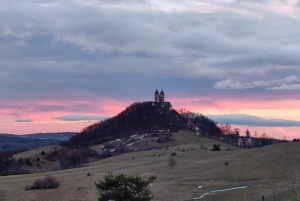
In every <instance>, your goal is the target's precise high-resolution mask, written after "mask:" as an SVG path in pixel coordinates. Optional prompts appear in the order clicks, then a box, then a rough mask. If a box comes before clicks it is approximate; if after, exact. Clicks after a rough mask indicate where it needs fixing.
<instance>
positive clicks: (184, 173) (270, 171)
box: [0, 132, 300, 201]
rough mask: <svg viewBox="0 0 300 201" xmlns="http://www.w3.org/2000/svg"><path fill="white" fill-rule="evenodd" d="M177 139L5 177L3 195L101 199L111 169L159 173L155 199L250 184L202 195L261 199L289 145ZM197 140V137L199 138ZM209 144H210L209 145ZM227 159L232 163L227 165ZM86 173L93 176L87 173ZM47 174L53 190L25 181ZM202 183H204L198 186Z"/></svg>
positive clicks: (179, 200) (187, 135) (276, 179)
mask: <svg viewBox="0 0 300 201" xmlns="http://www.w3.org/2000/svg"><path fill="white" fill-rule="evenodd" d="M174 138H175V139H178V140H179V141H181V145H177V146H172V147H170V149H169V150H149V151H143V152H132V153H127V154H124V155H118V156H115V157H111V158H107V159H105V160H100V161H96V162H93V163H90V164H89V165H88V166H87V167H82V168H76V169H69V170H63V171H56V172H47V173H40V174H31V175H18V176H7V177H0V198H1V200H3V201H6V200H10V201H15V200H25V201H27V200H28V201H32V200H44V201H52V200H62V201H67V200H73V201H75V200H76V201H83V200H85V201H93V200H97V196H98V195H97V191H96V188H95V185H94V182H97V181H98V180H100V179H102V178H103V176H104V175H105V174H106V173H107V172H108V171H112V172H113V173H119V172H122V173H126V174H132V175H135V174H139V175H142V176H143V177H147V176H150V175H157V180H156V181H155V182H154V184H153V185H151V190H152V191H153V193H154V195H155V197H154V199H153V201H164V200H167V201H168V200H172V201H183V200H188V199H190V198H195V197H199V196H201V195H203V194H205V193H207V192H209V191H212V190H220V189H228V188H234V187H242V186H247V187H246V188H244V189H239V190H235V191H227V192H215V193H211V194H208V195H206V196H204V197H203V198H201V199H200V200H203V201H240V200H254V199H255V200H259V199H260V200H261V195H262V194H264V195H266V197H267V200H269V199H268V194H270V193H271V191H270V186H272V185H275V184H281V182H282V178H283V174H282V173H281V172H282V169H281V167H280V164H282V163H281V160H282V157H283V153H284V151H283V150H285V148H286V147H287V146H288V145H289V144H276V145H270V146H266V147H262V148H256V149H239V148H237V147H236V148H237V149H236V150H230V151H220V152H212V151H205V150H200V149H199V148H197V149H191V148H192V147H195V148H196V147H199V145H200V143H210V144H213V143H215V142H216V141H214V140H211V139H207V138H203V137H198V136H195V134H194V133H193V132H184V133H181V132H179V133H176V134H174ZM197 139H198V142H196V140H197ZM189 142H190V143H189ZM298 144H299V143H298ZM298 144H295V146H294V147H295V148H296V149H297V153H299V151H300V146H299V145H298ZM204 145H206V146H208V144H204ZM227 145H228V144H227ZM183 146H184V147H185V148H187V149H188V150H187V149H185V151H182V150H181V151H176V153H177V155H176V156H175V158H176V160H177V165H176V166H175V168H174V169H171V168H170V167H169V166H168V163H167V161H168V159H169V158H170V155H171V153H173V151H172V150H173V149H177V150H179V149H181V148H182V147H183ZM223 146H224V148H226V147H225V146H226V143H224V144H221V147H223ZM228 146H232V145H228ZM133 159H134V160H133ZM224 162H228V163H229V165H228V166H225V165H224ZM87 173H90V174H91V176H90V177H89V176H87ZM46 175H52V176H54V177H55V178H57V179H58V180H59V182H60V187H59V188H57V189H50V190H32V191H24V187H25V186H26V185H28V184H32V182H33V181H34V180H35V179H37V178H43V177H44V176H46ZM199 186H202V188H198V187H199ZM270 199H271V198H270ZM283 200H284V199H283Z"/></svg>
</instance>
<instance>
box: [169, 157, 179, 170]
mask: <svg viewBox="0 0 300 201" xmlns="http://www.w3.org/2000/svg"><path fill="white" fill-rule="evenodd" d="M168 163H169V166H170V167H172V169H173V168H174V166H175V165H176V164H177V161H176V159H175V158H173V157H171V158H170V159H169V161H168Z"/></svg>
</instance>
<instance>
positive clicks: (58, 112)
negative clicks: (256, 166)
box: [0, 0, 300, 139]
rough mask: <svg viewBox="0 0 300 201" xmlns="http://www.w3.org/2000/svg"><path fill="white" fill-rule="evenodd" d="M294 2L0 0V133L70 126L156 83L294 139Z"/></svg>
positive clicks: (299, 79)
mask: <svg viewBox="0 0 300 201" xmlns="http://www.w3.org/2000/svg"><path fill="white" fill-rule="evenodd" d="M299 8H300V3H299V2H298V0H199V1H197V0H181V1H179V0H164V1H162V0H126V1H125V0H80V1H79V0H52V1H48V0H47V1H46V0H27V1H19V0H4V1H1V2H0V133H14V134H25V133H36V132H60V131H80V130H81V129H82V128H84V127H85V126H87V125H90V124H92V123H94V122H97V121H99V120H103V119H104V118H108V117H111V116H114V115H116V114H118V113H119V112H121V111H122V110H124V109H125V108H126V106H128V105H130V104H131V103H133V102H137V101H149V100H153V99H154V91H155V89H156V88H157V89H159V90H161V89H163V90H164V91H165V93H166V101H170V102H171V104H172V105H173V107H174V108H175V109H180V108H186V109H187V110H189V111H193V112H199V113H202V114H204V115H208V116H209V117H210V118H212V119H213V120H215V121H217V122H219V123H230V124H233V125H234V127H239V128H241V130H242V132H244V130H245V129H247V128H249V129H250V131H251V133H252V134H254V132H255V131H257V133H258V134H262V133H267V135H270V136H273V137H276V138H279V139H282V138H283V137H284V136H285V137H286V138H287V139H292V138H294V137H300V135H299V130H300V9H299Z"/></svg>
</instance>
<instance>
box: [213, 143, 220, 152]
mask: <svg viewBox="0 0 300 201" xmlns="http://www.w3.org/2000/svg"><path fill="white" fill-rule="evenodd" d="M212 151H221V146H220V145H218V144H214V145H213V148H212Z"/></svg>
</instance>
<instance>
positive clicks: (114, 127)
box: [66, 102, 187, 146]
mask: <svg viewBox="0 0 300 201" xmlns="http://www.w3.org/2000/svg"><path fill="white" fill-rule="evenodd" d="M186 123H187V120H186V119H185V118H184V117H183V116H182V115H180V114H179V113H178V112H177V111H175V110H173V109H172V108H171V105H170V104H169V103H158V102H157V103H155V102H137V103H133V104H132V105H130V106H129V107H127V108H126V109H125V110H124V111H122V112H121V113H119V114H118V115H117V116H115V117H112V118H109V119H106V120H104V121H101V122H99V123H95V124H93V125H90V126H88V127H86V128H84V129H83V130H82V131H81V132H80V133H79V134H77V135H75V136H73V137H71V138H70V140H69V141H68V142H67V143H66V144H67V145H71V146H73V145H91V144H100V143H103V142H106V141H110V140H115V139H117V138H124V137H128V136H129V135H132V134H134V133H137V132H146V131H151V130H152V131H153V130H155V129H156V130H157V129H175V130H178V129H181V128H183V127H184V126H185V125H186Z"/></svg>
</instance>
